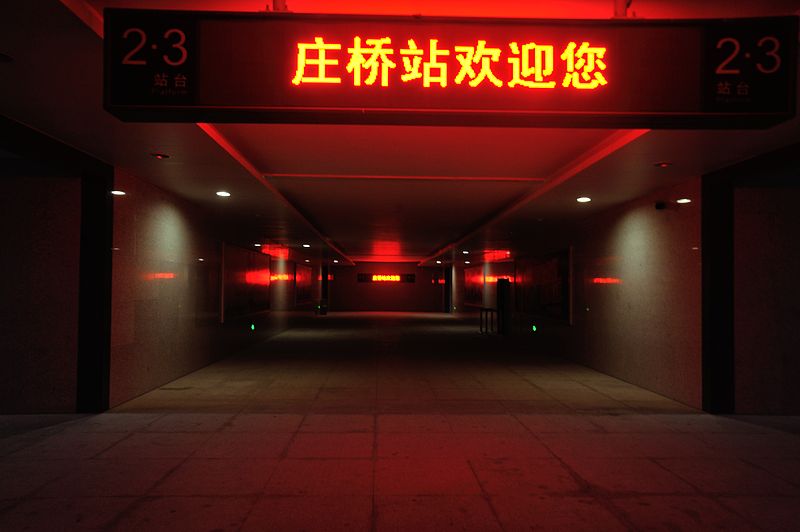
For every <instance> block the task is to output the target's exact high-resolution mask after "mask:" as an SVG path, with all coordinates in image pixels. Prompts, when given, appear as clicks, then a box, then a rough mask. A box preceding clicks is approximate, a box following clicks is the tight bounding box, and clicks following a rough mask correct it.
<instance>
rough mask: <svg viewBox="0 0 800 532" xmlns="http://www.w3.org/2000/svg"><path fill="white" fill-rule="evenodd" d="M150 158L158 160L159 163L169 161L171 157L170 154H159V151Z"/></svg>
mask: <svg viewBox="0 0 800 532" xmlns="http://www.w3.org/2000/svg"><path fill="white" fill-rule="evenodd" d="M150 157H154V158H156V159H158V160H159V161H161V160H163V159H169V155H168V154H166V153H161V152H158V151H157V152H153V153H151V154H150Z"/></svg>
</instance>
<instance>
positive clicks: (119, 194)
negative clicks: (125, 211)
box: [111, 190, 125, 196]
mask: <svg viewBox="0 0 800 532" xmlns="http://www.w3.org/2000/svg"><path fill="white" fill-rule="evenodd" d="M111 194H112V195H114V196H124V195H125V192H124V191H122V190H112V191H111Z"/></svg>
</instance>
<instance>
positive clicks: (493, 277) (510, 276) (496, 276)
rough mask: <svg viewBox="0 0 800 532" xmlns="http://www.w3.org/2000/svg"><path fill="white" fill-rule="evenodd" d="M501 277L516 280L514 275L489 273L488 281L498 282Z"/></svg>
mask: <svg viewBox="0 0 800 532" xmlns="http://www.w3.org/2000/svg"><path fill="white" fill-rule="evenodd" d="M499 279H506V280H508V281H510V282H512V283H513V282H514V277H513V276H512V275H499V276H498V275H487V276H486V282H487V283H496V282H497V281H498V280H499Z"/></svg>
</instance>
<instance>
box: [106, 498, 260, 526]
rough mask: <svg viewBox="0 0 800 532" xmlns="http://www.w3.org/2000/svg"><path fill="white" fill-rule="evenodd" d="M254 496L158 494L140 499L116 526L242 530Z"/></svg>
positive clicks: (253, 502) (253, 501)
mask: <svg viewBox="0 0 800 532" xmlns="http://www.w3.org/2000/svg"><path fill="white" fill-rule="evenodd" d="M255 500H256V499H255V498H254V497H154V498H147V499H141V500H139V501H138V502H137V503H136V504H135V506H134V507H133V508H132V509H130V510H129V511H127V512H126V513H125V514H124V515H123V517H122V518H121V519H120V520H119V521H117V523H116V524H115V526H114V527H113V528H112V530H115V531H126V532H127V531H130V532H140V531H142V530H147V531H148V532H193V531H197V530H213V531H215V532H233V531H238V530H240V528H241V526H242V525H243V524H244V521H245V519H246V518H247V515H248V513H249V512H250V510H251V509H252V508H253V505H254V504H255Z"/></svg>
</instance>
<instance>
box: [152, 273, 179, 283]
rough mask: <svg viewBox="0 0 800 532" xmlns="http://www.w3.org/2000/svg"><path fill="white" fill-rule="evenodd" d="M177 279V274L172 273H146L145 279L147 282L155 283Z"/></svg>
mask: <svg viewBox="0 0 800 532" xmlns="http://www.w3.org/2000/svg"><path fill="white" fill-rule="evenodd" d="M175 277H177V275H176V274H174V273H172V272H154V273H146V274H145V276H144V278H145V280H147V281H155V280H157V279H175Z"/></svg>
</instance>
